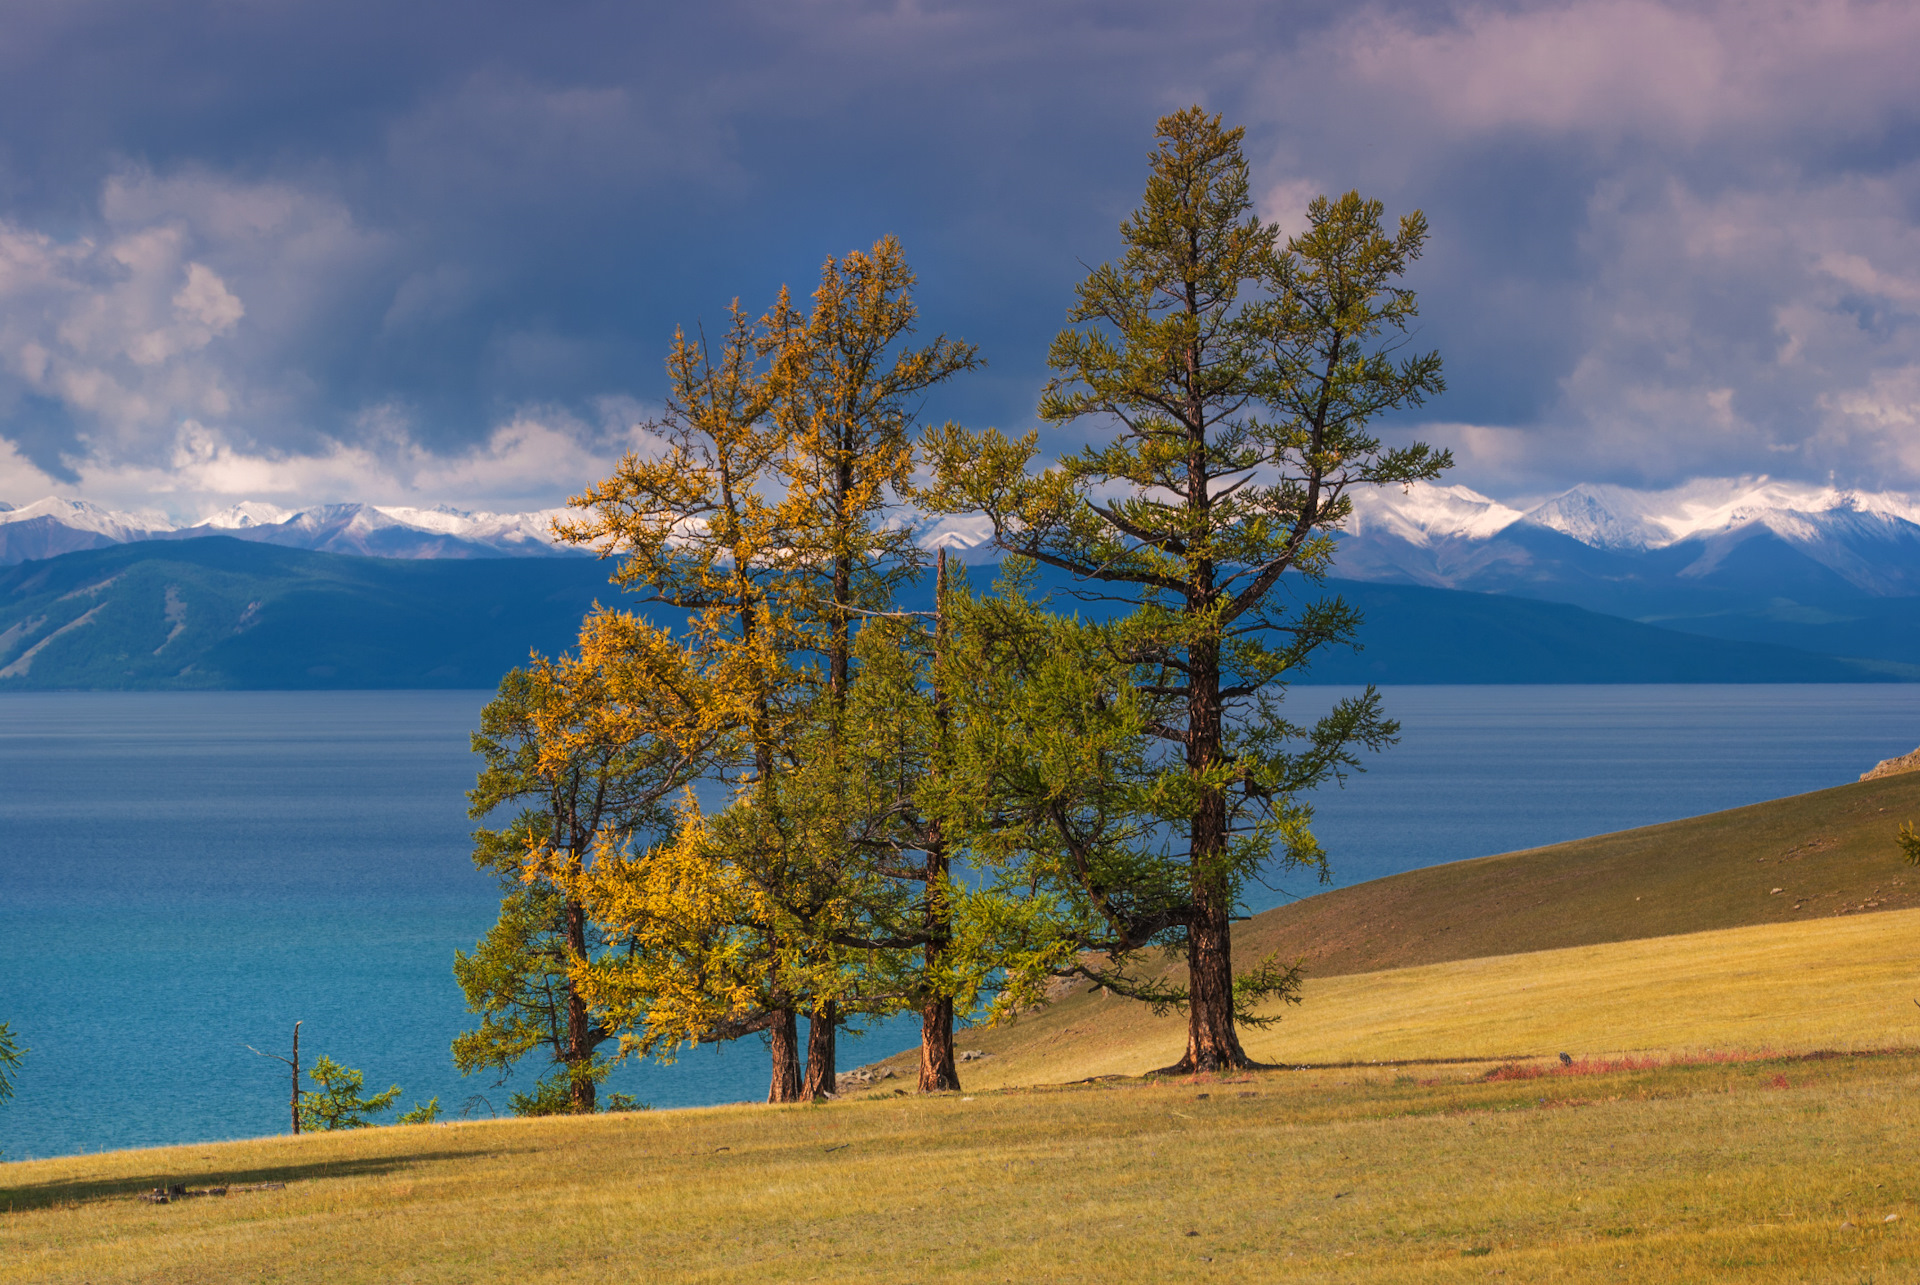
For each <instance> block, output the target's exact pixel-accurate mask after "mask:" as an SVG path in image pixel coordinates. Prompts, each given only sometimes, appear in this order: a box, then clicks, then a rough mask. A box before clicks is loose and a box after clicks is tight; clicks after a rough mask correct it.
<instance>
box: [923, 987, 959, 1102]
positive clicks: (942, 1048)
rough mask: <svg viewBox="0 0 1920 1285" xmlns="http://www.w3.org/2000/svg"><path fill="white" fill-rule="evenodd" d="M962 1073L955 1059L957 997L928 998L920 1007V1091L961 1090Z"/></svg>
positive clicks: (952, 1091) (953, 1091)
mask: <svg viewBox="0 0 1920 1285" xmlns="http://www.w3.org/2000/svg"><path fill="white" fill-rule="evenodd" d="M959 1090H960V1072H959V1070H958V1068H957V1067H955V1065H954V1061H953V1000H952V998H951V997H949V996H944V995H943V996H941V997H940V998H939V999H934V1000H928V1001H927V1002H926V1004H925V1005H923V1006H922V1007H921V1009H920V1091H921V1092H922V1093H957V1092H959Z"/></svg>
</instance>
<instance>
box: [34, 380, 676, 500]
mask: <svg viewBox="0 0 1920 1285" xmlns="http://www.w3.org/2000/svg"><path fill="white" fill-rule="evenodd" d="M598 409H599V413H600V420H599V422H598V423H588V422H585V421H582V420H580V419H579V418H577V417H576V416H574V415H572V414H571V413H569V412H566V411H564V410H559V409H556V408H538V407H529V408H526V409H523V410H521V411H520V412H518V413H516V414H514V415H513V416H511V417H510V418H509V419H508V420H507V421H506V422H504V423H502V424H500V425H498V426H496V427H495V428H494V429H493V430H492V432H491V433H490V434H489V435H488V436H487V438H486V440H485V441H483V442H482V443H480V444H479V445H477V446H474V447H472V448H470V449H466V450H461V451H455V452H451V453H435V452H433V451H429V450H427V449H425V448H424V447H422V446H420V445H419V444H418V443H417V442H415V441H413V440H412V439H411V437H409V436H408V434H407V431H406V427H405V424H404V421H403V420H400V419H398V418H393V417H391V416H388V417H387V418H386V429H387V431H386V433H385V435H384V437H370V438H369V440H366V441H361V442H357V443H352V444H348V443H343V442H338V441H336V442H332V443H330V444H329V445H328V446H327V447H326V448H325V449H323V450H320V451H314V452H306V453H289V452H279V453H268V452H260V451H255V450H249V449H246V448H243V447H237V446H235V445H234V444H232V443H231V442H229V441H228V440H226V438H224V437H223V436H222V434H221V433H220V432H219V431H218V430H217V429H214V428H210V427H208V426H206V425H204V424H201V423H198V422H196V421H189V422H187V423H186V424H184V425H182V426H181V427H180V429H179V431H178V432H177V433H176V434H175V437H174V440H173V443H172V450H171V452H170V453H169V454H168V455H167V456H166V457H165V458H164V459H162V460H157V461H153V462H140V463H135V462H121V463H111V464H110V463H103V462H98V461H84V462H82V463H81V464H80V465H79V474H80V480H79V482H78V484H77V485H71V484H65V483H61V482H57V481H56V480H55V479H53V478H50V477H48V476H47V475H46V474H45V473H43V472H41V471H40V470H38V469H36V468H35V467H33V465H32V464H31V463H29V462H28V461H26V460H25V459H23V458H21V457H20V456H19V454H18V453H17V452H15V451H13V450H12V448H11V447H10V446H8V445H7V444H6V443H5V441H4V439H0V499H5V500H8V501H9V502H10V503H13V504H16V505H19V504H23V503H27V502H30V501H32V500H34V499H37V498H39V497H40V496H42V495H47V494H52V493H55V492H58V493H60V494H63V495H67V494H73V495H79V496H82V497H84V498H86V499H88V500H91V501H93V502H95V503H97V504H101V505H105V506H107V507H110V508H117V509H128V510H131V509H136V508H146V507H157V508H159V509H160V510H162V511H164V512H166V513H167V514H169V515H170V516H171V517H172V518H173V519H175V520H176V521H181V522H193V521H197V520H199V519H201V518H204V517H207V516H209V515H211V514H214V513H217V512H220V511H222V510H225V509H229V508H231V507H232V506H233V505H234V504H236V503H238V502H242V501H247V500H259V501H265V502H268V503H272V504H277V505H280V506H282V507H289V508H299V507H303V506H306V505H311V504H321V503H330V502H345V501H359V502H363V503H369V504H386V505H417V506H422V507H430V506H432V505H436V504H447V503H450V504H453V505H455V506H456V507H460V508H465V509H494V510H502V511H515V510H522V509H530V508H548V507H552V506H554V505H557V504H559V503H561V502H563V501H564V500H565V499H566V497H567V496H569V495H572V494H575V493H577V492H579V491H580V490H581V489H582V488H583V487H584V486H585V485H586V484H587V483H588V482H591V481H597V480H598V479H600V478H602V477H604V476H606V475H607V474H608V473H610V472H611V471H612V470H613V467H614V465H615V464H616V463H617V462H618V461H619V458H620V456H621V455H622V454H623V453H625V452H626V451H629V450H635V451H641V452H645V451H647V450H648V449H650V448H651V446H652V445H653V442H652V439H651V438H650V437H649V436H648V435H647V434H646V432H645V431H644V430H643V429H641V428H640V427H639V423H640V421H641V420H642V419H644V418H645V416H644V414H643V413H642V411H641V408H640V407H638V406H637V405H636V404H634V403H632V402H630V401H627V400H625V399H619V398H609V399H603V400H602V402H601V403H600V405H599V408H598ZM375 414H376V416H378V415H379V414H380V412H375Z"/></svg>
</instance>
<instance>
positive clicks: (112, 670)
mask: <svg viewBox="0 0 1920 1285" xmlns="http://www.w3.org/2000/svg"><path fill="white" fill-rule="evenodd" d="M608 569H609V568H608V566H607V565H606V564H605V563H601V562H596V561H593V560H589V559H579V560H572V559H546V558H541V559H522V558H497V559H476V560H457V561H455V560H436V561H416V560H392V559H385V558H367V557H353V556H346V555H339V554H327V553H311V552H306V551H302V550H296V549H285V548H277V547H274V546H270V545H260V544H250V543H245V542H242V541H238V540H230V539H225V538H218V537H210V538H207V539H201V540H194V541H187V542H182V543H177V544H174V543H167V544H159V543H143V544H131V545H120V546H116V547H112V548H106V549H93V550H86V551H83V552H79V553H71V554H67V555H64V556H62V557H58V558H50V559H46V560H43V561H37V562H27V563H22V564H20V565H18V566H14V567H9V568H6V569H4V570H0V691H24V690H56V689H98V690H113V689H120V690H163V689H193V688H241V689H244V688H256V689H260V688H265V689H290V688H409V687H442V688H490V687H492V686H494V685H495V684H496V683H497V682H498V681H499V678H500V675H501V674H502V673H504V672H505V671H506V670H507V669H509V668H511V667H513V666H515V665H518V664H521V663H523V662H524V661H525V660H526V658H527V654H528V652H529V650H530V649H538V650H540V651H543V652H549V653H551V652H554V651H558V650H560V649H562V648H564V647H566V646H567V645H568V644H569V643H570V642H571V640H572V638H573V636H574V632H575V630H576V628H577V627H578V624H579V621H580V617H581V616H582V614H583V613H585V612H586V611H587V610H588V609H589V608H590V607H591V605H592V604H593V602H594V601H595V600H596V599H598V600H599V601H601V602H604V603H608V604H613V603H616V602H621V603H630V602H631V601H632V600H631V598H628V597H626V596H625V595H621V594H620V593H618V591H616V590H614V589H613V588H612V586H610V585H609V584H608V583H607V572H608ZM973 576H974V580H975V583H976V584H978V585H980V586H981V587H983V588H984V587H985V586H986V584H987V583H988V582H990V580H991V571H990V570H989V569H982V568H975V569H974V571H973ZM1329 588H1330V589H1332V590H1334V591H1337V592H1339V593H1340V594H1342V596H1344V597H1345V598H1346V599H1347V600H1348V601H1349V602H1350V603H1352V604H1353V605H1354V606H1356V607H1358V608H1359V609H1360V610H1361V611H1362V612H1363V613H1364V615H1365V616H1366V621H1367V623H1366V626H1365V628H1364V630H1363V632H1362V638H1363V640H1364V642H1365V644H1366V646H1365V650H1364V651H1361V652H1358V653H1354V652H1348V651H1333V652H1329V653H1327V654H1326V655H1324V656H1323V657H1322V658H1321V659H1319V660H1318V661H1316V662H1315V665H1314V668H1313V670H1312V671H1311V673H1310V674H1306V675H1302V679H1303V681H1312V682H1319V683H1358V682H1376V683H1626V682H1847V681H1861V680H1885V679H1887V678H1898V677H1908V676H1912V675H1911V674H1910V672H1909V671H1908V670H1907V669H1905V668H1900V667H1894V668H1892V669H1889V668H1888V667H1885V666H1881V667H1878V668H1876V667H1872V666H1869V665H1865V664H1862V663H1859V662H1850V661H1845V660H1839V659H1835V658H1832V657H1826V656H1820V655H1815V654H1813V653H1810V652H1802V651H1795V650H1793V649H1790V648H1786V647H1778V646H1772V645H1767V644H1759V643H1744V642H1729V641H1723V640H1719V639H1712V638H1703V637H1698V636H1695V635H1691V634H1680V633H1674V632H1671V631H1669V630H1664V629H1659V628H1655V627H1652V626H1649V625H1643V624H1637V623H1635V622H1632V621H1627V620H1620V619H1616V618H1614V617H1611V616H1602V615H1598V614H1595V613H1593V612H1589V611H1584V610H1582V609H1580V608H1577V607H1570V606H1564V605H1560V604H1555V603H1543V602H1533V601H1528V600H1525V599H1519V598H1508V597H1498V596H1494V595H1488V594H1477V593H1465V592H1459V591H1455V590H1446V589H1421V588H1411V587H1403V586H1395V585H1381V584H1360V583H1352V582H1348V583H1339V582H1335V583H1333V584H1331V585H1330V586H1329ZM922 592H923V595H924V594H925V592H926V591H925V590H924V589H923V591H922ZM1058 605H1060V606H1061V607H1062V608H1069V609H1072V608H1077V609H1081V610H1086V608H1085V607H1083V606H1082V605H1081V604H1079V603H1077V602H1075V601H1073V600H1072V599H1070V598H1065V597H1062V598H1061V599H1060V600H1059V603H1058Z"/></svg>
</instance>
